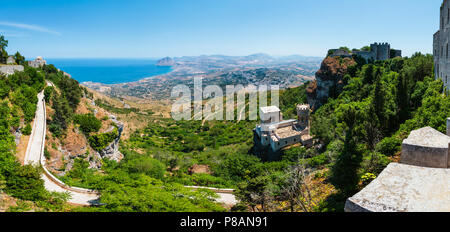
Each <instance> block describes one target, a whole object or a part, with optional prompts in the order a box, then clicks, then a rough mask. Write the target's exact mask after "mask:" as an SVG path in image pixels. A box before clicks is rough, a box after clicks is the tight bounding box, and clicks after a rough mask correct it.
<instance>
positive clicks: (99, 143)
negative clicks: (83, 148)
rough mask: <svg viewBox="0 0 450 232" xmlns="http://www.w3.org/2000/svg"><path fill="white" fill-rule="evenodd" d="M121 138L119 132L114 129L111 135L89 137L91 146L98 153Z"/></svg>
mask: <svg viewBox="0 0 450 232" xmlns="http://www.w3.org/2000/svg"><path fill="white" fill-rule="evenodd" d="M118 136H119V131H118V129H117V127H116V128H114V130H113V131H111V132H109V133H103V134H98V135H93V136H91V137H89V139H88V140H89V145H90V146H91V147H92V148H93V149H94V150H96V151H98V152H100V151H102V150H103V149H105V148H106V147H107V146H108V145H109V144H110V143H112V142H113V141H114V139H116V138H117V137H118Z"/></svg>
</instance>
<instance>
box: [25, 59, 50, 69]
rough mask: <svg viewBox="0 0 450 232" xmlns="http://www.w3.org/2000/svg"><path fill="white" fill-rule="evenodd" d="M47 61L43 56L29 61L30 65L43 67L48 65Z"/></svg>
mask: <svg viewBox="0 0 450 232" xmlns="http://www.w3.org/2000/svg"><path fill="white" fill-rule="evenodd" d="M46 64H47V61H45V60H44V59H43V58H42V57H40V56H38V57H37V58H36V59H35V60H32V61H28V66H30V67H33V68H41V67H42V66H44V65H46Z"/></svg>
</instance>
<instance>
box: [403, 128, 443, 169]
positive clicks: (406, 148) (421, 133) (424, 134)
mask: <svg viewBox="0 0 450 232" xmlns="http://www.w3.org/2000/svg"><path fill="white" fill-rule="evenodd" d="M449 144H450V137H449V136H447V135H444V134H442V133H440V132H439V131H437V130H435V129H433V128H431V127H425V128H422V129H419V130H415V131H412V132H411V134H410V135H409V137H408V138H407V139H405V140H404V141H403V145H402V157H401V163H404V164H409V165H415V166H420V167H430V168H449V167H450V160H449Z"/></svg>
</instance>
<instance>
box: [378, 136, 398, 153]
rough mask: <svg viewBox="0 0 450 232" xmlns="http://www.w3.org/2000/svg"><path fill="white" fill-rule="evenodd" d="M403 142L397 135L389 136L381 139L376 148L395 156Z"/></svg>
mask: <svg viewBox="0 0 450 232" xmlns="http://www.w3.org/2000/svg"><path fill="white" fill-rule="evenodd" d="M401 144H402V142H401V141H400V140H399V139H397V138H396V137H395V136H393V137H387V138H384V139H383V140H381V142H379V143H378V144H377V146H376V150H377V151H378V152H380V153H381V154H383V155H387V156H393V155H394V154H395V153H396V152H398V151H399V150H400V146H401Z"/></svg>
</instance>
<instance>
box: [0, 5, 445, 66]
mask: <svg viewBox="0 0 450 232" xmlns="http://www.w3.org/2000/svg"><path fill="white" fill-rule="evenodd" d="M441 3H442V0H426V1H424V0H321V1H316V0H123V1H122V0H121V1H116V0H72V1H69V0H39V1H36V0H20V1H2V2H1V3H0V34H4V35H5V36H6V37H7V39H8V40H9V41H10V46H9V48H8V51H10V52H15V51H17V50H19V51H20V52H21V53H22V54H23V55H25V56H26V57H35V56H44V57H46V58H88V57H90V58H143V57H153V58H158V57H165V56H190V55H202V54H206V55H211V54H224V55H249V54H253V53H268V54H271V55H276V56H279V55H292V54H300V55H307V56H325V55H326V52H327V50H328V49H329V48H334V47H339V46H341V45H346V46H348V47H350V48H360V47H362V46H364V45H367V44H369V43H372V42H390V43H391V45H392V47H394V48H398V49H402V50H403V51H404V55H408V56H409V55H411V54H413V53H414V52H416V51H420V52H424V53H431V51H432V42H433V41H432V38H433V33H434V32H436V31H437V30H438V27H439V7H440V4H441Z"/></svg>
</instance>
